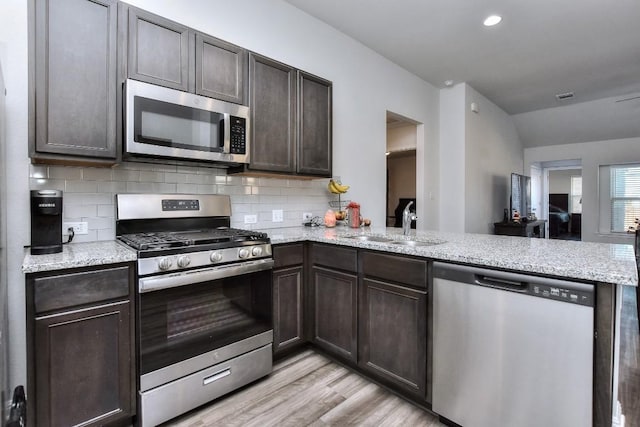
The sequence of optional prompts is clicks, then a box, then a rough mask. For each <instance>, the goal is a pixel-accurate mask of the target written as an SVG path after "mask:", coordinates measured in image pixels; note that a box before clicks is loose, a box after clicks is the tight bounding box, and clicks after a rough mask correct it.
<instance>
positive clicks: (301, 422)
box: [165, 287, 640, 427]
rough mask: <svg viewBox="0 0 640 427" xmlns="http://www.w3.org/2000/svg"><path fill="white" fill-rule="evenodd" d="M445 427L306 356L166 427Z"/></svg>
mask: <svg viewBox="0 0 640 427" xmlns="http://www.w3.org/2000/svg"><path fill="white" fill-rule="evenodd" d="M635 291H636V290H635V288H630V287H627V288H625V289H624V293H623V307H622V324H621V343H620V383H619V388H618V392H619V396H618V398H619V400H620V404H621V406H622V413H623V414H624V418H625V427H633V426H640V399H638V396H640V334H639V331H638V317H637V311H636V299H635ZM347 425H358V426H424V427H440V426H444V424H441V423H439V422H438V420H437V418H436V417H435V416H433V415H432V414H430V413H428V412H427V411H424V410H422V409H420V408H417V407H415V406H414V405H412V404H410V403H408V402H406V401H404V400H403V399H401V398H399V397H397V396H395V395H394V394H392V393H390V392H388V391H386V390H385V389H383V388H381V387H379V386H377V385H376V384H373V383H371V382H369V381H368V380H366V379H365V378H363V377H361V376H360V375H358V374H356V373H354V372H351V371H350V370H348V369H346V368H344V367H343V366H340V365H338V364H336V363H334V362H332V361H330V360H329V359H327V358H326V357H324V356H322V355H321V354H318V353H316V352H314V351H313V350H306V351H304V352H302V353H300V354H298V355H295V356H293V357H291V358H289V359H286V360H283V361H280V362H278V363H276V364H275V365H274V369H273V373H272V374H271V375H269V376H268V377H266V378H265V379H263V380H260V381H258V382H256V383H253V384H251V385H249V386H248V387H245V388H243V389H240V390H237V391H236V392H234V393H232V394H230V395H227V396H225V397H223V398H221V399H219V400H217V401H214V402H213V403H211V404H210V405H207V406H203V407H201V408H199V409H196V410H194V411H191V412H189V413H187V414H185V415H183V416H181V417H178V418H176V419H174V420H172V421H170V422H168V423H166V424H165V427H168V426H172V427H173V426H175V427H204V426H225V427H226V426H259V427H268V426H296V427H297V426H312V427H319V426H347Z"/></svg>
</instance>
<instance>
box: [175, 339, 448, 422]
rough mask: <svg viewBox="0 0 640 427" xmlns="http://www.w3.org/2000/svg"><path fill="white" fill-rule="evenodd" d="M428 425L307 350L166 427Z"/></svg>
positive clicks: (421, 414)
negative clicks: (271, 371)
mask: <svg viewBox="0 0 640 427" xmlns="http://www.w3.org/2000/svg"><path fill="white" fill-rule="evenodd" d="M349 425H352V426H353V425H358V426H424V427H440V426H444V425H443V424H441V423H439V422H438V420H437V418H436V417H435V416H433V415H431V414H430V413H428V412H427V411H424V410H422V409H420V408H418V407H416V406H414V405H412V404H410V403H408V402H406V401H405V400H403V399H401V398H399V397H397V396H395V395H394V394H392V393H390V392H388V391H386V390H385V389H383V388H381V387H379V386H378V385H376V384H373V383H371V382H369V381H367V380H366V379H364V378H363V377H361V376H360V375H358V374H356V373H354V372H351V371H350V370H348V369H347V368H344V367H343V366H340V365H338V364H336V363H334V362H332V361H330V360H329V359H327V358H326V357H324V356H322V355H320V354H318V353H316V352H314V351H312V350H306V351H304V352H303V353H300V354H298V355H296V356H293V357H292V358H289V359H286V360H284V361H281V362H278V363H276V364H275V365H274V369H273V373H271V375H269V376H268V377H267V378H265V379H264V380H261V381H258V382H257V383H254V384H252V385H250V386H249V387H247V388H244V389H241V390H239V391H237V392H235V393H233V394H231V395H229V396H226V397H224V398H222V399H220V400H219V401H216V402H214V403H213V404H211V405H209V406H206V407H204V408H202V409H198V410H195V411H192V412H190V413H188V414H186V415H184V416H182V417H179V418H176V419H174V420H172V421H170V422H168V423H166V425H165V427H166V426H175V427H201V426H225V427H226V426H259V427H267V426H296V427H298V426H349Z"/></svg>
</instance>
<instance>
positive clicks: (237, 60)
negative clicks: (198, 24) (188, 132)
mask: <svg viewBox="0 0 640 427" xmlns="http://www.w3.org/2000/svg"><path fill="white" fill-rule="evenodd" d="M247 78H248V68H247V51H246V50H245V49H242V48H240V47H238V46H235V45H233V44H231V43H227V42H225V41H223V40H220V39H217V38H215V37H211V36H207V35H204V34H200V33H197V34H196V93H197V94H199V95H204V96H209V97H211V98H216V99H222V100H223V101H229V102H234V103H236V104H246V98H245V96H246V91H245V86H246V82H247Z"/></svg>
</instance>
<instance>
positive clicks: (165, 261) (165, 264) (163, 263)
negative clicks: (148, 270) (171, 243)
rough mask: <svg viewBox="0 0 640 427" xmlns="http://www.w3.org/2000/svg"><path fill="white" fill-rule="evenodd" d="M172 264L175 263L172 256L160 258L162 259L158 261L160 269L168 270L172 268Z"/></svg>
mask: <svg viewBox="0 0 640 427" xmlns="http://www.w3.org/2000/svg"><path fill="white" fill-rule="evenodd" d="M171 265H173V261H172V260H171V258H160V261H158V268H159V269H160V270H168V269H170V268H171Z"/></svg>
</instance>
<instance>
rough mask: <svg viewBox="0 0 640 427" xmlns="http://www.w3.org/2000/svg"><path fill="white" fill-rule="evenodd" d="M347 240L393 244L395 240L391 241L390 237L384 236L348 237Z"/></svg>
mask: <svg viewBox="0 0 640 427" xmlns="http://www.w3.org/2000/svg"><path fill="white" fill-rule="evenodd" d="M347 239H354V240H361V241H366V242H391V241H393V239H389V238H388V237H382V236H369V235H364V234H362V235H358V236H347Z"/></svg>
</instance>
